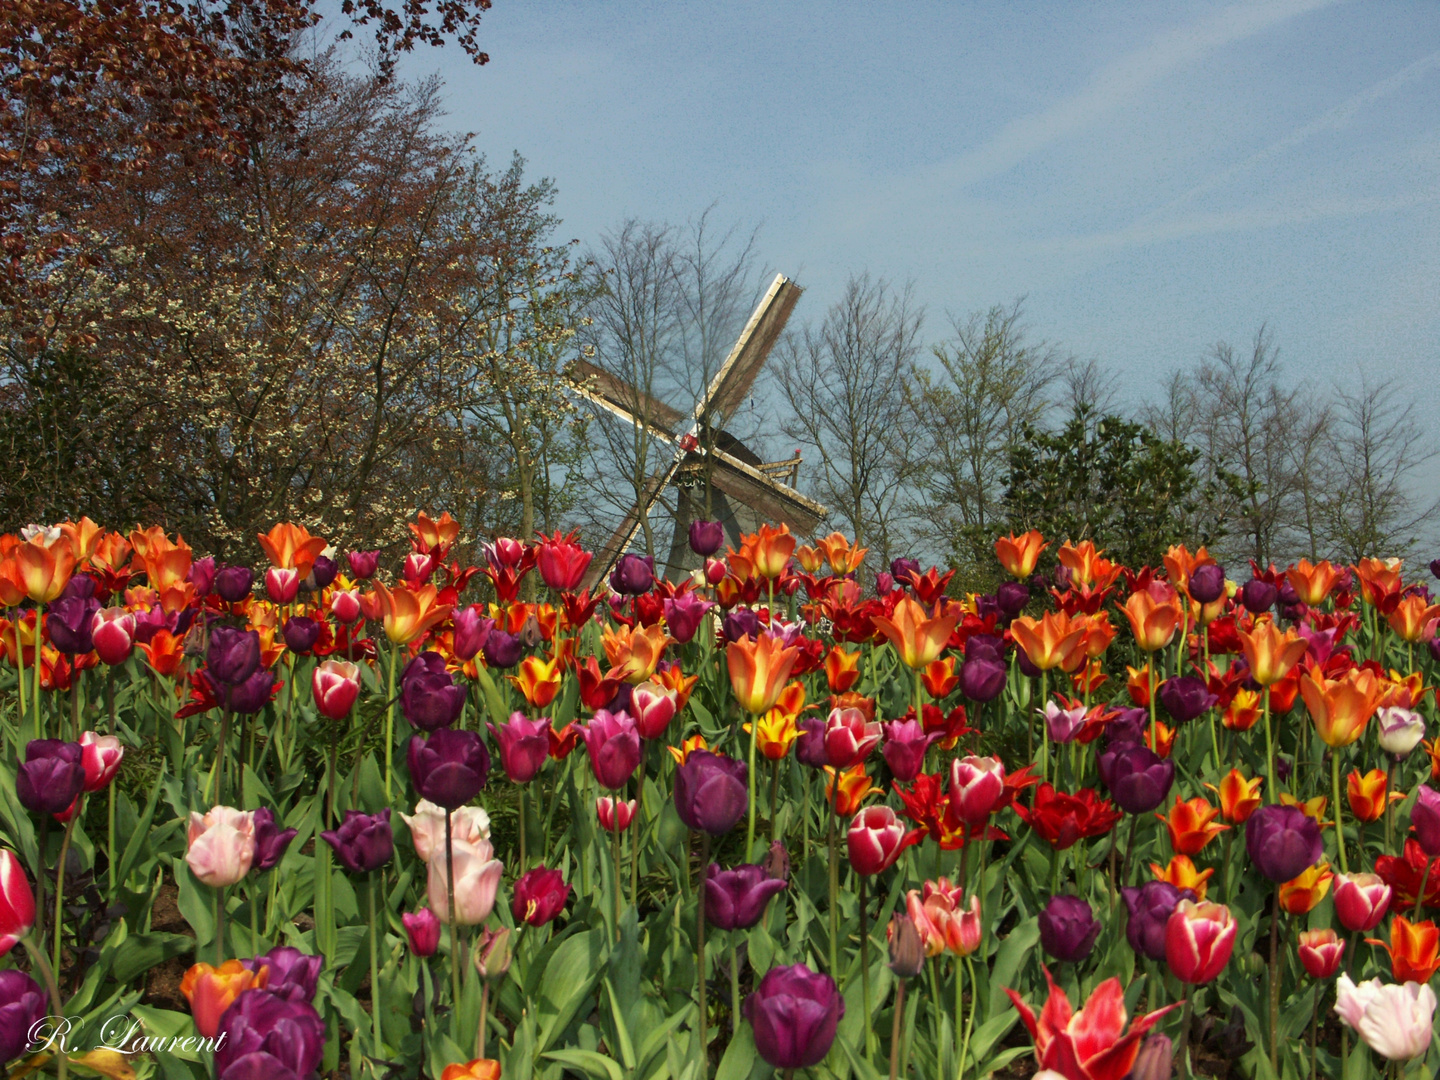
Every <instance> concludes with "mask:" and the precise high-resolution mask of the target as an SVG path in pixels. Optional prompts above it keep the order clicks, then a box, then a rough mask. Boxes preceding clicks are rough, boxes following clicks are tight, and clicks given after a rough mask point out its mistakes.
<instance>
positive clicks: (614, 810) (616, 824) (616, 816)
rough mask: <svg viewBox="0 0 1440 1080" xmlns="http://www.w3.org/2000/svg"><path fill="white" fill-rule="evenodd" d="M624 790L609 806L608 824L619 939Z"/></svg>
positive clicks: (616, 933) (616, 927) (616, 925)
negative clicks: (612, 847)
mask: <svg viewBox="0 0 1440 1080" xmlns="http://www.w3.org/2000/svg"><path fill="white" fill-rule="evenodd" d="M623 795H624V792H623V791H621V792H617V793H616V795H615V801H614V803H613V804H612V806H611V817H610V824H611V826H612V831H613V832H614V834H615V940H616V941H619V940H620V897H621V892H620V799H621V797H622V796H623Z"/></svg>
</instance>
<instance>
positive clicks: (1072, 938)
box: [1040, 896, 1100, 964]
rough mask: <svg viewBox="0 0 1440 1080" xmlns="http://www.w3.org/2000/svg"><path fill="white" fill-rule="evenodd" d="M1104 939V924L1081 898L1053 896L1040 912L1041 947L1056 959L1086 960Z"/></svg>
mask: <svg viewBox="0 0 1440 1080" xmlns="http://www.w3.org/2000/svg"><path fill="white" fill-rule="evenodd" d="M1099 936H1100V923H1099V921H1098V920H1097V919H1096V918H1095V913H1094V912H1093V911H1091V910H1090V905H1089V904H1087V903H1086V902H1085V901H1084V900H1081V899H1080V898H1079V897H1078V896H1052V897H1050V902H1049V903H1047V904H1046V905H1045V910H1043V911H1042V912H1040V947H1041V948H1042V949H1044V950H1045V951H1046V952H1047V953H1048V954H1050V955H1051V956H1053V957H1054V958H1055V959H1056V960H1061V961H1064V962H1066V963H1071V964H1073V963H1075V962H1076V961H1078V960H1084V959H1085V958H1086V957H1087V956H1089V955H1090V950H1091V949H1093V948H1094V947H1095V939H1096V938H1098V937H1099Z"/></svg>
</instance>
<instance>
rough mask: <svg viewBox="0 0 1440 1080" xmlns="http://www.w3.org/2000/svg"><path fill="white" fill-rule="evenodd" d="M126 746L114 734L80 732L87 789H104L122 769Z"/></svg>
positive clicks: (81, 755) (82, 763) (81, 761)
mask: <svg viewBox="0 0 1440 1080" xmlns="http://www.w3.org/2000/svg"><path fill="white" fill-rule="evenodd" d="M124 756H125V748H124V747H123V746H121V745H120V740H119V739H117V738H116V737H115V736H114V735H96V734H95V733H94V732H93V731H84V732H81V733H80V764H81V765H82V766H84V768H85V790H86V791H102V790H104V788H105V787H106V786H107V785H108V784H109V783H110V781H111V780H113V779H115V774H116V773H117V772H119V771H120V759H121V758H123V757H124Z"/></svg>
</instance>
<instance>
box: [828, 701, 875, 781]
mask: <svg viewBox="0 0 1440 1080" xmlns="http://www.w3.org/2000/svg"><path fill="white" fill-rule="evenodd" d="M879 745H880V725H879V724H878V723H867V722H866V720H865V714H864V713H863V712H861V711H860V710H859V709H831V710H830V719H829V720H828V721H826V723H825V758H826V761H827V762H828V763H829V765H830V766H831V767H832V768H835V769H840V770H844V769H849V768H852V767H854V766H855V765H858V764H860V762H862V761H864V760H865V759H866V758H867V757H869V756H870V751H872V750H874V749H875V747H877V746H879Z"/></svg>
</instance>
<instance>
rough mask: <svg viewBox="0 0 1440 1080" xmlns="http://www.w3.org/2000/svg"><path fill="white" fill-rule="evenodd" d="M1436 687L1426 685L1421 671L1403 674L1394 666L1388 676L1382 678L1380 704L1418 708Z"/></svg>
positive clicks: (1387, 706)
mask: <svg viewBox="0 0 1440 1080" xmlns="http://www.w3.org/2000/svg"><path fill="white" fill-rule="evenodd" d="M1433 689H1435V688H1434V687H1433V686H1426V685H1425V676H1424V675H1423V674H1422V673H1421V672H1419V671H1412V672H1411V673H1410V674H1409V675H1401V674H1400V672H1398V671H1396V670H1395V669H1394V668H1391V669H1390V675H1389V677H1388V678H1382V679H1381V680H1380V704H1379V706H1378V707H1379V708H1381V709H1385V708H1391V707H1398V708H1401V709H1417V708H1419V707H1420V703H1421V702H1423V701H1424V700H1425V696H1426V695H1427V694H1429V693H1430V691H1431V690H1433Z"/></svg>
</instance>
